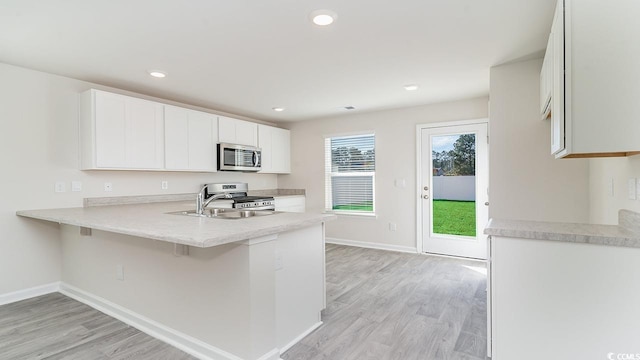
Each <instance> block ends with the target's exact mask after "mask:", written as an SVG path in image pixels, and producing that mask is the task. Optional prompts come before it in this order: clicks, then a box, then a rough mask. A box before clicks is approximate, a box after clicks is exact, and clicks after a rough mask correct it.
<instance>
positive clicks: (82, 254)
mask: <svg viewBox="0 0 640 360" xmlns="http://www.w3.org/2000/svg"><path fill="white" fill-rule="evenodd" d="M176 197H180V200H179V201H167V198H169V199H171V198H176ZM191 197H193V196H192V195H184V196H183V195H180V196H161V197H158V196H152V197H144V196H142V197H122V198H112V199H97V198H94V199H86V201H85V207H81V208H66V209H49V210H25V211H18V212H17V215H19V216H22V217H25V218H33V219H39V220H45V221H51V222H57V223H59V224H60V225H59V232H60V246H61V256H62V269H61V278H60V283H59V291H60V292H61V293H63V294H65V295H67V296H70V297H73V298H75V299H77V300H79V301H81V302H83V303H85V304H88V305H89V306H92V307H94V308H96V309H98V310H100V311H103V312H105V313H107V314H108V315H111V316H114V317H116V318H118V319H120V320H122V321H124V322H126V323H128V324H129V325H131V326H134V327H136V328H139V329H141V330H142V331H144V332H146V333H148V334H150V335H152V336H154V337H158V338H159V339H161V340H162V341H165V342H168V343H171V344H172V345H174V346H177V347H178V348H180V349H182V350H184V351H186V352H187V353H189V354H191V355H194V356H195V357H197V358H201V359H220V360H258V359H259V360H278V359H280V355H281V354H282V353H283V352H284V351H286V350H287V349H288V348H289V347H291V346H293V344H295V343H297V342H298V341H299V340H300V339H302V338H303V337H304V336H305V335H306V334H308V333H310V332H311V331H313V330H314V329H316V328H317V327H318V326H320V325H321V324H322V320H321V311H322V309H324V308H325V307H326V297H325V293H326V291H325V259H324V255H325V247H324V245H325V238H324V231H325V229H324V226H325V222H326V221H327V220H331V219H332V218H333V217H334V216H332V215H324V214H314V213H288V212H276V213H275V214H273V215H263V216H255V217H249V218H240V219H217V218H207V217H197V216H185V215H175V214H170V213H172V212H180V211H186V210H193V209H194V205H195V204H194V201H187V200H188V198H191ZM158 199H160V201H157V200H158ZM133 201H138V202H139V203H137V204H132V203H128V202H133ZM96 203H103V204H106V203H108V204H115V205H95V204H96ZM87 204H93V205H87ZM83 228H84V229H83ZM86 228H90V229H93V230H94V231H87V230H86ZM150 239H152V240H150ZM153 240H160V241H153ZM176 244H182V245H188V246H187V247H181V246H179V245H176Z"/></svg>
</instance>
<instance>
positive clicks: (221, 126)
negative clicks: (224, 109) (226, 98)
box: [218, 116, 236, 144]
mask: <svg viewBox="0 0 640 360" xmlns="http://www.w3.org/2000/svg"><path fill="white" fill-rule="evenodd" d="M218 137H219V141H220V142H221V143H230V144H236V120H235V119H232V118H228V117H226V116H220V117H218Z"/></svg>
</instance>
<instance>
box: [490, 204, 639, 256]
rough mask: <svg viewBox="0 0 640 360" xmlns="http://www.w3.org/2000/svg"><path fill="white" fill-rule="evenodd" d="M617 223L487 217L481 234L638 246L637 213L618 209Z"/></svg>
mask: <svg viewBox="0 0 640 360" xmlns="http://www.w3.org/2000/svg"><path fill="white" fill-rule="evenodd" d="M618 219H619V220H618V223H619V224H618V225H596V224H573V223H555V222H543V221H524V220H503V219H491V220H490V221H489V224H488V225H487V227H486V228H485V230H484V233H485V234H487V235H491V236H497V237H510V238H522V239H533V240H549V241H561V242H572V243H585V244H598V245H607V246H622V247H632V248H640V213H636V212H633V211H629V210H620V211H619V213H618Z"/></svg>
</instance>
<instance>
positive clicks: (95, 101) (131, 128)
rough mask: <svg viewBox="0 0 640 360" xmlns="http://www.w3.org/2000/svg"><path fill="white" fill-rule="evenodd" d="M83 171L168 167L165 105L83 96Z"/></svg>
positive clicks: (99, 94)
mask: <svg viewBox="0 0 640 360" xmlns="http://www.w3.org/2000/svg"><path fill="white" fill-rule="evenodd" d="M80 131H81V147H82V159H81V162H82V168H83V169H139V170H158V169H162V168H163V167H164V124H163V107H162V104H159V103H156V102H153V101H147V100H142V99H137V98H133V97H130V96H124V95H119V94H112V93H108V92H104V91H99V90H94V89H92V90H88V91H86V92H84V93H82V94H81V96H80Z"/></svg>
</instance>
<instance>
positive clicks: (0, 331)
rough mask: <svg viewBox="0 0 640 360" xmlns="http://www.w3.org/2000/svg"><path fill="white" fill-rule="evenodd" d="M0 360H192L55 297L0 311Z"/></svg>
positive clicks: (54, 295) (168, 346) (113, 320)
mask: <svg viewBox="0 0 640 360" xmlns="http://www.w3.org/2000/svg"><path fill="white" fill-rule="evenodd" d="M0 359H2V360H5V359H7V360H8V359H11V360H18V359H50V360H53V359H69V360H70V359H74V360H94V359H96V360H97V359H100V360H102V359H104V360H107V359H108V360H116V359H117V360H124V359H140V360H147V359H148V360H151V359H154V360H161V359H162V360H187V359H189V360H195V358H194V357H192V356H189V355H188V354H186V353H184V352H182V351H180V350H178V349H176V348H174V347H172V346H170V345H167V344H165V343H163V342H162V341H160V340H157V339H155V338H152V337H151V336H149V335H147V334H144V333H142V332H140V331H139V330H137V329H135V328H133V327H130V326H128V325H126V324H125V323H123V322H121V321H118V320H116V319H114V318H112V317H110V316H107V315H105V314H103V313H101V312H99V311H97V310H95V309H93V308H91V307H89V306H87V305H84V304H82V303H80V302H78V301H75V300H73V299H71V298H68V297H66V296H64V295H62V294H60V293H54V294H49V295H44V296H39V297H36V298H33V299H28V300H23V301H19V302H15V303H12V304H7V305H3V306H0Z"/></svg>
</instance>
